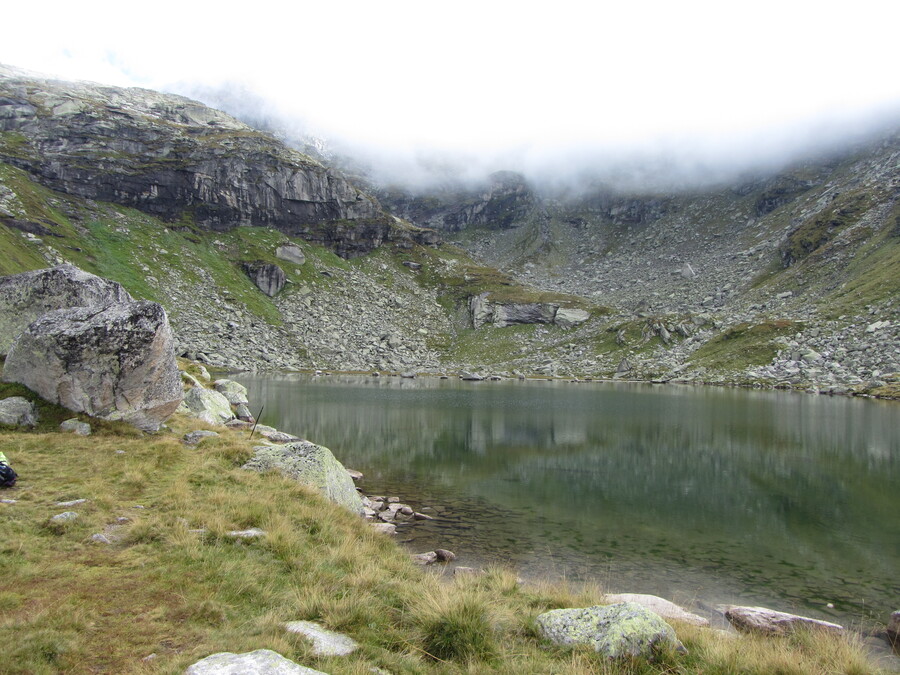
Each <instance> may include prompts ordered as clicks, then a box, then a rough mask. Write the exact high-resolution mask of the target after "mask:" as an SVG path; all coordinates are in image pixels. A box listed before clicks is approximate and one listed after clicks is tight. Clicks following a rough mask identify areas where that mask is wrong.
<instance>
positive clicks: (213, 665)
mask: <svg viewBox="0 0 900 675" xmlns="http://www.w3.org/2000/svg"><path fill="white" fill-rule="evenodd" d="M184 675H327V673H323V672H322V671H320V670H313V669H312V668H306V667H304V666H301V665H299V664H297V663H294V662H293V661H290V660H288V659H286V658H284V657H283V656H282V655H281V654H279V653H278V652H273V651H272V650H271V649H257V650H256V651H255V652H246V653H244V654H234V653H232V652H219V653H218V654H213V655H211V656H207V657H206V658H205V659H201V660H200V661H197V663H195V664H194V665H192V666H190V667H188V669H187V670H185V671H184Z"/></svg>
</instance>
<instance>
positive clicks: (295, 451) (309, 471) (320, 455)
mask: <svg viewBox="0 0 900 675" xmlns="http://www.w3.org/2000/svg"><path fill="white" fill-rule="evenodd" d="M253 450H254V454H253V457H252V459H251V460H250V461H249V462H247V463H246V464H244V466H243V468H244V469H250V470H252V471H270V470H273V469H274V470H277V471H280V472H281V473H283V474H284V475H285V476H288V477H290V478H293V479H295V480H298V481H300V482H301V483H305V484H306V485H309V486H311V487H314V488H316V489H318V490H319V491H320V492H322V494H324V495H325V497H327V498H328V499H330V500H331V501H333V502H334V503H336V504H340V505H341V506H343V507H344V508H346V509H348V510H350V511H352V512H353V513H357V514H359V515H363V503H362V498H361V497H360V496H359V493H358V492H357V491H356V486H355V485H354V484H353V479H352V478H350V475H349V474H348V473H347V470H346V469H345V468H344V466H343V465H342V464H341V463H340V462H339V461H337V459H335V457H334V455H333V454H331V450H329V449H328V448H326V447H325V446H322V445H316V444H315V443H310V442H309V441H298V442H296V443H287V444H286V445H260V446H257V447H255V448H253Z"/></svg>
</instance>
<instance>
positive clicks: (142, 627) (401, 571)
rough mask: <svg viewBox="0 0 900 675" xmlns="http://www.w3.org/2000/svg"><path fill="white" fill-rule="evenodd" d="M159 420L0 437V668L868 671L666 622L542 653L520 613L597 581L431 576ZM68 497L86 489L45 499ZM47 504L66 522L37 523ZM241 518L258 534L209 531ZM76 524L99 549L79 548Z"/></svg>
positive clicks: (224, 450) (339, 515) (240, 452)
mask: <svg viewBox="0 0 900 675" xmlns="http://www.w3.org/2000/svg"><path fill="white" fill-rule="evenodd" d="M7 395H8V394H7ZM45 412H47V414H48V415H50V414H52V413H53V410H52V409H46V410H45ZM54 421H55V420H54ZM171 424H172V427H173V429H172V430H171V431H169V432H166V433H161V434H158V435H155V436H141V435H139V434H137V433H136V432H133V431H129V430H128V429H127V428H125V427H123V426H121V425H104V424H95V427H96V433H95V434H94V435H92V436H90V437H87V438H82V437H78V436H73V435H66V434H61V433H56V432H51V431H49V430H48V428H47V427H44V428H43V429H38V430H37V431H35V432H32V433H22V432H18V431H12V430H8V429H7V430H3V431H0V447H2V448H3V450H4V452H6V454H7V455H8V456H9V457H10V459H11V460H12V461H13V462H14V464H15V466H16V468H17V469H18V471H19V473H20V482H19V484H18V486H17V487H16V488H14V489H12V490H4V491H2V493H0V496H2V497H3V498H5V499H15V500H16V503H15V504H0V510H2V514H3V522H4V523H5V525H6V526H5V528H4V536H3V537H2V541H0V575H2V578H3V585H2V590H0V639H2V644H4V645H5V647H4V656H3V658H2V659H0V672H2V673H10V674H13V673H22V674H24V673H29V674H40V673H63V672H64V673H76V674H78V673H180V672H183V670H184V669H185V668H186V667H187V666H188V665H190V664H191V663H193V662H195V661H197V660H199V659H200V658H203V657H205V656H207V655H209V654H211V653H214V652H219V651H231V652H244V651H250V650H254V649H261V648H268V649H273V650H275V651H278V652H279V653H281V654H283V655H284V656H285V657H287V658H290V659H292V660H295V661H297V662H298V663H301V664H303V665H306V666H309V667H313V668H316V669H318V670H322V671H324V672H328V673H333V674H337V673H360V674H362V673H368V672H370V670H369V669H370V668H372V667H373V666H377V667H380V668H383V669H385V670H387V671H389V672H391V673H481V672H497V673H635V674H638V673H659V674H661V673H684V674H687V673H710V674H716V673H721V674H722V675H724V674H726V673H729V674H731V673H748V674H750V673H759V674H760V675H762V674H763V673H766V674H769V673H782V674H785V675H787V674H795V673H796V674H798V675H799V674H801V673H822V674H823V675H824V674H825V673H847V674H857V673H858V674H862V673H872V672H875V671H873V669H872V667H871V666H870V665H869V664H867V663H866V661H865V658H864V657H863V656H862V653H861V651H860V650H859V648H858V647H857V646H854V645H853V644H851V643H850V642H847V641H844V640H840V639H835V638H828V637H824V636H821V635H807V634H803V635H797V636H794V637H793V638H790V639H782V640H771V639H769V640H766V639H762V638H752V637H740V638H731V637H726V636H722V635H721V634H720V633H717V632H715V631H710V630H706V629H699V628H694V627H690V626H686V625H680V624H673V625H675V627H676V630H677V631H678V635H679V638H680V639H681V640H682V641H683V642H684V644H685V645H686V646H687V648H688V650H689V653H688V654H687V655H686V656H684V655H679V654H676V653H674V652H672V653H665V654H662V655H661V656H660V659H659V660H658V661H657V662H656V663H652V664H651V663H647V662H643V661H634V662H627V663H621V662H620V663H609V662H606V661H604V660H603V659H601V658H599V657H597V656H596V655H595V654H593V653H591V652H588V651H574V652H572V651H562V650H557V649H547V648H545V647H543V646H542V645H541V644H540V642H539V640H538V638H537V637H536V635H535V634H534V630H533V627H532V626H533V620H534V617H535V616H537V614H539V613H541V612H543V611H546V610H548V609H553V608H557V607H572V606H587V605H591V604H597V603H599V602H601V601H602V592H601V589H599V588H595V587H587V588H578V589H576V588H569V587H565V586H560V585H555V586H551V585H537V586H534V585H528V586H521V585H519V584H518V583H517V581H516V577H515V575H514V574H513V573H511V572H507V571H499V570H495V571H491V572H489V573H488V574H486V575H484V576H480V577H460V578H457V579H455V580H453V581H452V582H449V581H445V580H444V579H442V578H439V577H438V576H436V575H434V574H432V573H430V572H429V571H427V570H425V571H423V570H422V569H420V568H418V567H416V566H414V565H413V564H412V562H411V561H410V560H409V558H408V556H407V555H406V553H405V552H404V551H403V550H402V549H401V548H400V547H399V546H398V545H397V544H396V543H395V542H394V541H393V540H391V539H390V538H388V537H386V536H384V535H381V534H377V533H375V532H373V531H371V530H370V528H369V527H368V526H367V525H366V524H365V523H364V522H363V521H361V520H360V519H358V518H357V517H355V516H352V515H351V514H349V513H347V512H345V511H344V510H342V509H341V508H339V507H337V506H335V505H333V504H331V503H329V502H327V501H325V500H324V499H323V498H321V497H320V496H319V495H318V494H317V493H314V492H312V491H310V490H308V489H306V488H304V487H302V486H300V485H298V484H296V483H294V482H292V481H289V480H287V479H284V478H282V477H280V476H278V475H275V474H267V475H260V474H256V473H253V472H248V471H243V470H241V469H240V468H239V466H240V464H241V463H243V462H244V461H245V460H246V459H247V458H248V457H249V455H250V452H251V445H252V444H251V443H250V442H249V441H248V439H247V432H241V431H233V432H232V431H224V430H222V433H221V435H220V436H219V437H218V438H213V439H210V440H207V441H204V442H203V443H202V444H201V445H200V446H198V447H188V446H185V445H183V444H182V443H181V442H180V436H181V434H183V433H185V432H186V431H188V430H191V429H193V428H197V426H198V425H197V423H196V422H195V421H193V420H188V419H180V418H176V419H174V420H173V421H172V422H171ZM337 454H338V455H340V452H339V449H338V453H337ZM75 499H86V500H87V501H86V502H84V503H81V504H78V505H74V506H58V505H57V502H65V501H70V500H75ZM63 511H76V512H77V513H78V514H79V516H78V518H77V519H76V520H74V521H72V522H70V523H66V524H59V525H58V524H54V523H52V522H51V521H50V520H49V519H50V517H52V516H53V515H55V514H58V513H61V512H63ZM122 519H125V520H122ZM249 527H259V528H262V529H263V530H265V531H266V532H267V535H266V536H265V537H262V538H260V539H255V540H236V539H234V538H232V537H230V536H229V535H228V532H229V531H231V530H239V529H244V528H249ZM95 533H105V535H106V536H107V538H108V539H110V541H111V542H112V543H109V544H106V543H97V542H94V541H92V535H93V534H95ZM298 619H308V620H314V621H318V622H321V623H323V624H324V625H326V626H327V627H329V628H332V629H335V630H338V631H342V632H344V633H347V634H349V635H350V636H352V637H353V638H354V639H356V640H357V641H358V642H360V643H361V645H362V647H361V649H360V650H358V651H357V652H356V653H354V654H353V655H352V656H349V657H344V658H334V657H332V658H316V657H314V656H313V655H312V653H311V650H310V647H309V645H308V644H307V643H306V642H305V641H304V640H303V639H302V638H301V637H299V636H297V635H293V634H290V633H287V632H286V631H285V630H284V628H283V626H282V624H283V623H284V622H286V621H292V620H298ZM151 654H155V656H154V657H152V658H149V659H147V660H145V657H149V656H150V655H151Z"/></svg>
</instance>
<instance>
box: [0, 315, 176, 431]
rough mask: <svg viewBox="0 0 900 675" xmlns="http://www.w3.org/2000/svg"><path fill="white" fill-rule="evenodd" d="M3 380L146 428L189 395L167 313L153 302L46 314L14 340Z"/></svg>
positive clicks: (156, 425) (153, 427) (157, 423)
mask: <svg viewBox="0 0 900 675" xmlns="http://www.w3.org/2000/svg"><path fill="white" fill-rule="evenodd" d="M3 379H4V380H5V381H7V382H19V383H20V384H24V385H25V386H26V387H28V388H29V389H31V390H32V391H34V392H35V393H37V394H38V395H40V396H41V397H43V398H45V399H47V400H48V401H50V402H52V403H56V404H58V405H61V406H64V407H66V408H68V409H69V410H74V411H75V412H84V413H87V414H88V415H91V416H92V417H100V418H102V419H107V420H124V421H126V422H129V423H131V424H133V425H134V426H136V427H138V428H140V429H143V430H145V431H156V430H157V429H158V428H159V426H160V424H162V422H163V421H164V420H165V419H166V418H168V417H169V415H171V414H172V413H173V412H175V410H176V409H177V408H178V405H179V403H181V398H182V393H181V392H182V390H181V377H180V376H179V373H178V366H177V364H176V362H175V352H174V345H173V339H172V331H171V329H170V328H169V321H168V318H167V317H166V312H165V310H164V309H163V308H162V306H161V305H159V304H157V303H155V302H146V301H142V302H125V303H119V304H115V305H109V306H106V307H73V308H71V309H60V310H56V311H53V312H48V313H46V314H44V315H43V316H41V317H40V318H39V319H37V320H36V321H34V322H33V323H32V324H31V325H29V326H28V328H27V329H26V330H25V332H23V333H22V334H21V336H19V339H18V340H17V341H16V342H15V344H14V345H13V347H12V349H11V350H10V352H9V355H8V356H7V358H6V363H5V365H4V369H3Z"/></svg>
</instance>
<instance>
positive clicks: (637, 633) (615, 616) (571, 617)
mask: <svg viewBox="0 0 900 675" xmlns="http://www.w3.org/2000/svg"><path fill="white" fill-rule="evenodd" d="M535 622H536V624H537V630H538V634H539V635H540V636H541V637H542V638H544V639H545V640H549V641H550V642H552V643H553V644H555V645H558V646H562V647H574V646H576V645H588V646H590V647H593V649H594V651H596V652H598V653H600V654H603V655H605V656H607V657H609V658H621V657H624V656H641V657H652V656H653V652H654V650H655V649H657V648H658V647H660V646H662V645H664V644H670V645H672V646H674V647H676V648H681V649H683V647H681V643H679V642H678V638H677V637H676V635H675V631H674V630H673V629H672V627H671V626H670V625H669V624H667V623H666V622H665V621H663V620H662V618H660V616H659V615H658V614H655V613H654V612H651V611H650V610H648V609H645V608H643V607H641V606H640V605H637V604H635V603H633V602H624V603H620V604H615V605H608V606H601V605H597V606H595V607H585V608H582V609H555V610H552V611H550V612H544V613H543V614H541V615H539V616H538V617H537V619H536V620H535Z"/></svg>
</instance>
